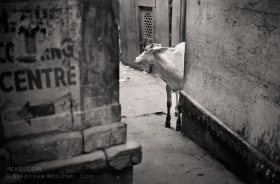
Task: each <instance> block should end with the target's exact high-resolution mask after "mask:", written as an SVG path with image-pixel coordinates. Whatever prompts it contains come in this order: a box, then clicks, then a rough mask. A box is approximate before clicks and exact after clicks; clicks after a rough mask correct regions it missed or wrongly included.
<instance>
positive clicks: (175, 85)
mask: <svg viewBox="0 0 280 184" xmlns="http://www.w3.org/2000/svg"><path fill="white" fill-rule="evenodd" d="M184 54H185V42H182V43H180V44H178V45H176V47H175V48H170V47H161V44H153V43H152V44H150V45H148V46H147V47H146V48H145V50H144V52H143V53H142V54H141V55H139V56H138V57H136V60H135V62H136V63H142V64H151V65H153V67H154V68H155V69H156V71H157V73H158V74H159V75H160V77H161V79H162V80H163V81H164V82H165V83H166V93H167V116H166V122H165V126H166V127H170V119H171V116H170V108H171V105H172V98H171V94H172V91H175V92H176V103H177V105H176V109H177V110H178V119H177V125H176V130H177V131H180V130H181V118H180V114H181V107H180V103H179V102H178V91H179V90H181V89H182V82H183V75H184Z"/></svg>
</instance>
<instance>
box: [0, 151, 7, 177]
mask: <svg viewBox="0 0 280 184" xmlns="http://www.w3.org/2000/svg"><path fill="white" fill-rule="evenodd" d="M8 165H9V153H8V151H7V150H6V149H5V148H0V178H1V177H3V176H4V175H5V173H6V166H8Z"/></svg>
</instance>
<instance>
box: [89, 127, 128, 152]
mask: <svg viewBox="0 0 280 184" xmlns="http://www.w3.org/2000/svg"><path fill="white" fill-rule="evenodd" d="M126 130H127V126H126V124H125V123H120V122H118V123H111V124H108V125H102V126H96V127H91V128H88V129H85V130H84V131H83V136H84V152H91V151H93V150H97V149H104V148H108V147H110V146H112V145H116V144H122V143H125V142H126Z"/></svg>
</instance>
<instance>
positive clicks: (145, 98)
mask: <svg viewBox="0 0 280 184" xmlns="http://www.w3.org/2000/svg"><path fill="white" fill-rule="evenodd" d="M172 97H173V102H175V94H173V96H172ZM120 103H121V105H122V122H125V123H127V125H128V127H127V131H128V132H127V134H128V140H129V139H132V140H135V141H139V142H140V144H141V145H142V152H143V160H142V163H141V164H139V165H137V166H134V169H133V173H134V174H133V183H134V184H144V183H145V184H241V183H244V182H242V181H241V180H240V179H239V178H238V177H237V176H236V175H234V174H233V173H231V172H230V171H228V170H227V169H226V168H225V167H224V166H223V165H222V164H221V163H219V162H218V161H217V160H215V159H214V158H212V157H211V156H210V155H209V154H208V153H206V152H205V151H204V150H202V149H201V148H199V147H198V146H197V144H196V143H194V142H193V141H192V140H190V139H189V138H187V137H185V136H184V135H182V133H181V132H177V131H176V130H175V125H176V117H175V116H174V103H173V106H172V111H171V112H172V122H171V128H165V127H164V122H165V113H166V92H165V83H164V82H163V81H162V80H161V79H160V78H158V77H156V76H153V75H151V74H147V73H145V72H143V71H139V70H136V69H133V68H131V67H128V66H125V65H123V64H120Z"/></svg>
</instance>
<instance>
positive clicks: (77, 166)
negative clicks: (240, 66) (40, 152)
mask: <svg viewBox="0 0 280 184" xmlns="http://www.w3.org/2000/svg"><path fill="white" fill-rule="evenodd" d="M30 167H34V168H41V170H40V172H42V173H57V172H59V173H69V174H75V173H79V172H83V171H88V170H89V171H95V170H99V169H103V168H105V167H106V156H105V153H104V152H103V151H94V152H92V153H89V154H83V155H78V156H75V157H72V158H68V159H60V160H53V161H47V162H41V163H37V164H33V165H30Z"/></svg>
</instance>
